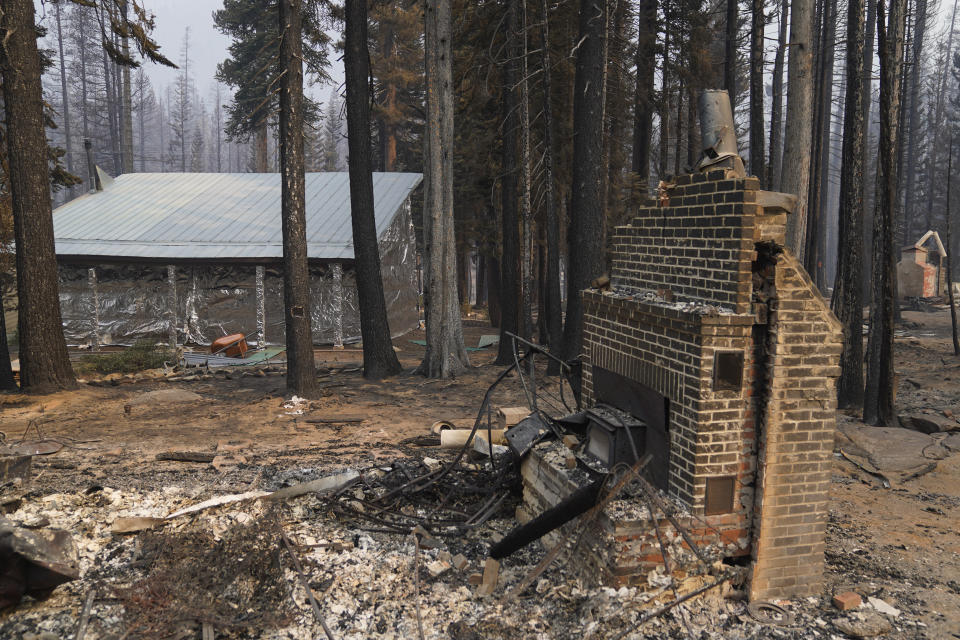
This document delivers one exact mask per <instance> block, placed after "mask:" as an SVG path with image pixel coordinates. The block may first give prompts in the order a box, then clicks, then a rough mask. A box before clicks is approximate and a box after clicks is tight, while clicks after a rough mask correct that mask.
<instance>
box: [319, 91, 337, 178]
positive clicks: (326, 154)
mask: <svg viewBox="0 0 960 640" xmlns="http://www.w3.org/2000/svg"><path fill="white" fill-rule="evenodd" d="M340 130H341V122H340V100H339V98H338V97H337V93H336V92H335V91H333V92H331V93H330V99H329V100H327V110H326V113H325V114H324V116H323V135H322V138H321V148H322V153H321V154H319V156H320V157H319V161H320V166H321V169H322V170H323V171H337V170H338V169H339V167H340V152H339V151H337V147H338V146H339V144H340Z"/></svg>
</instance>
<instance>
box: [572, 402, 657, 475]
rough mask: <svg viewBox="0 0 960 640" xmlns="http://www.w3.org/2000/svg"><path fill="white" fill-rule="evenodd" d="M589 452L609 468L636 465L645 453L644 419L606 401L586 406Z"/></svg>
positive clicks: (645, 434)
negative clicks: (588, 407)
mask: <svg viewBox="0 0 960 640" xmlns="http://www.w3.org/2000/svg"><path fill="white" fill-rule="evenodd" d="M586 414H587V420H588V423H587V448H586V453H587V454H588V455H591V456H593V457H594V458H596V459H597V460H599V461H600V462H601V463H603V464H604V465H606V466H607V467H609V468H612V467H615V466H617V465H618V464H628V465H633V464H636V462H637V461H638V460H640V458H641V456H643V454H644V453H645V452H646V444H647V425H646V423H645V422H643V421H642V420H640V419H638V418H636V417H635V416H632V415H630V414H629V413H627V412H626V411H621V410H619V409H616V408H614V407H609V406H607V405H604V404H597V405H595V406H594V407H592V408H590V409H587V411H586Z"/></svg>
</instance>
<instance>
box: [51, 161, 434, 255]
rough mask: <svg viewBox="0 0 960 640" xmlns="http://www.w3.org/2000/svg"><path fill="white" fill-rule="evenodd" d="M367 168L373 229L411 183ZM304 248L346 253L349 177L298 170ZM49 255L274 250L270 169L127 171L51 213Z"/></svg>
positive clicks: (276, 206)
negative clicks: (52, 250)
mask: <svg viewBox="0 0 960 640" xmlns="http://www.w3.org/2000/svg"><path fill="white" fill-rule="evenodd" d="M420 179H421V175H420V174H419V173H374V174H373V199H374V216H375V218H376V221H377V235H380V234H382V233H383V232H384V230H386V228H387V227H388V226H389V225H390V222H391V221H392V220H393V217H394V216H395V215H396V213H397V211H398V210H399V209H400V207H401V206H402V205H403V203H404V201H405V200H406V199H407V197H408V196H409V195H410V192H411V191H412V190H413V189H414V188H416V186H417V185H418V184H419V183H420ZM306 211H307V245H308V246H307V253H308V255H309V256H310V257H311V258H320V259H332V260H336V259H348V260H349V259H353V229H352V226H351V221H350V176H349V174H348V173H346V172H342V173H341V172H330V173H308V174H306ZM53 226H54V237H55V238H56V248H57V254H58V255H61V256H111V257H123V258H154V259H156V258H170V259H177V258H179V259H223V260H230V259H239V258H246V259H251V258H252V259H258V258H267V259H274V258H280V257H282V256H283V246H282V238H281V230H280V174H279V173H128V174H125V175H122V176H120V177H118V178H117V179H116V180H114V182H113V184H111V185H110V186H108V187H107V188H106V189H105V190H104V191H100V192H97V193H92V194H87V195H84V196H81V197H79V198H76V199H75V200H71V201H70V202H68V203H67V204H65V205H63V206H61V207H58V208H57V209H56V210H55V211H54V212H53Z"/></svg>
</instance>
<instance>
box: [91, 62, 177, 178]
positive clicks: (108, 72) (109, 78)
mask: <svg viewBox="0 0 960 640" xmlns="http://www.w3.org/2000/svg"><path fill="white" fill-rule="evenodd" d="M101 54H102V56H103V81H104V83H105V85H106V92H107V95H106V100H107V121H108V122H109V123H110V126H109V127H108V128H107V129H108V132H109V135H110V156H111V157H112V158H113V172H114V173H115V174H117V175H119V174H120V172H121V171H123V166H122V165H121V163H120V131H119V127H118V124H117V123H118V122H119V121H118V119H117V100H116V95H115V93H114V87H113V85H114V82H113V69H112V68H111V67H112V64H113V63H112V62H110V58H109V56H107V50H106V49H103V51H101ZM185 149H186V147H184V151H183V158H184V160H183V167H184V168H183V169H181V170H182V171H186V151H185Z"/></svg>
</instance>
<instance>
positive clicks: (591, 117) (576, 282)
mask: <svg viewBox="0 0 960 640" xmlns="http://www.w3.org/2000/svg"><path fill="white" fill-rule="evenodd" d="M603 16H604V11H603V6H602V0H580V18H579V37H578V41H579V43H580V46H579V47H578V49H577V62H576V74H575V80H574V96H573V189H572V197H571V206H570V232H569V235H568V237H569V242H570V251H569V256H570V259H569V265H570V270H569V279H568V285H569V286H568V290H567V320H566V324H565V325H564V327H563V347H564V350H563V354H564V357H565V358H566V359H568V360H569V359H572V358H576V357H578V356H579V355H580V346H581V344H582V339H583V299H582V298H581V295H580V292H581V291H582V290H583V289H586V288H587V286H588V285H589V284H590V281H591V280H592V279H593V278H595V277H597V276H599V275H600V274H601V272H602V271H603V247H604V239H603V233H602V229H603V221H602V220H601V216H602V208H601V206H600V171H601V166H600V160H601V154H602V149H601V137H602V135H603V121H602V118H601V111H602V109H603V97H602V95H601V92H602V88H601V86H600V83H598V82H597V81H596V80H597V78H599V77H600V74H601V73H602V69H603V64H604V60H603V35H604V20H603ZM662 142H663V141H661V144H662Z"/></svg>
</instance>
